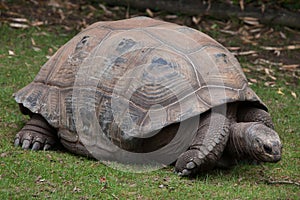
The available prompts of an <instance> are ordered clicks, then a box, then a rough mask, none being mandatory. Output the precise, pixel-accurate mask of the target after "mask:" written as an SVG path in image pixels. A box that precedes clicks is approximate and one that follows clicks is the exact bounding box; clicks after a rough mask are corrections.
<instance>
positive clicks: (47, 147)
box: [43, 143, 51, 151]
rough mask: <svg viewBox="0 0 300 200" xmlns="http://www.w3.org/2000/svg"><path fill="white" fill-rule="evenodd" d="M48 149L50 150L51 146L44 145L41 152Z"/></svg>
mask: <svg viewBox="0 0 300 200" xmlns="http://www.w3.org/2000/svg"><path fill="white" fill-rule="evenodd" d="M50 148H51V145H50V144H47V143H46V144H45V146H44V148H43V150H44V151H47V150H48V149H50Z"/></svg>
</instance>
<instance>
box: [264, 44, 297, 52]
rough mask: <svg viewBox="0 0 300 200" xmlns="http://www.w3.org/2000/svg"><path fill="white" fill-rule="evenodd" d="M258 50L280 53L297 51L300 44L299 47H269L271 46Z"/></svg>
mask: <svg viewBox="0 0 300 200" xmlns="http://www.w3.org/2000/svg"><path fill="white" fill-rule="evenodd" d="M260 48H262V49H264V50H268V51H282V50H297V49H300V44H299V45H297V44H296V45H288V46H284V47H271V46H260Z"/></svg>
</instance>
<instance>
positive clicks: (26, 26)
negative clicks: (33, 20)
mask: <svg viewBox="0 0 300 200" xmlns="http://www.w3.org/2000/svg"><path fill="white" fill-rule="evenodd" d="M9 26H10V27H13V28H28V27H29V26H28V25H27V24H19V23H10V24H9Z"/></svg>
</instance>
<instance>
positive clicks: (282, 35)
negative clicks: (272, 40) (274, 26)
mask: <svg viewBox="0 0 300 200" xmlns="http://www.w3.org/2000/svg"><path fill="white" fill-rule="evenodd" d="M279 35H280V37H281V38H282V39H286V35H285V34H284V33H283V32H281V31H280V32H279Z"/></svg>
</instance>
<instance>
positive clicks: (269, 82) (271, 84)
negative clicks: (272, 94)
mask: <svg viewBox="0 0 300 200" xmlns="http://www.w3.org/2000/svg"><path fill="white" fill-rule="evenodd" d="M264 85H265V86H268V87H274V86H275V82H274V81H268V82H265V83H264Z"/></svg>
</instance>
